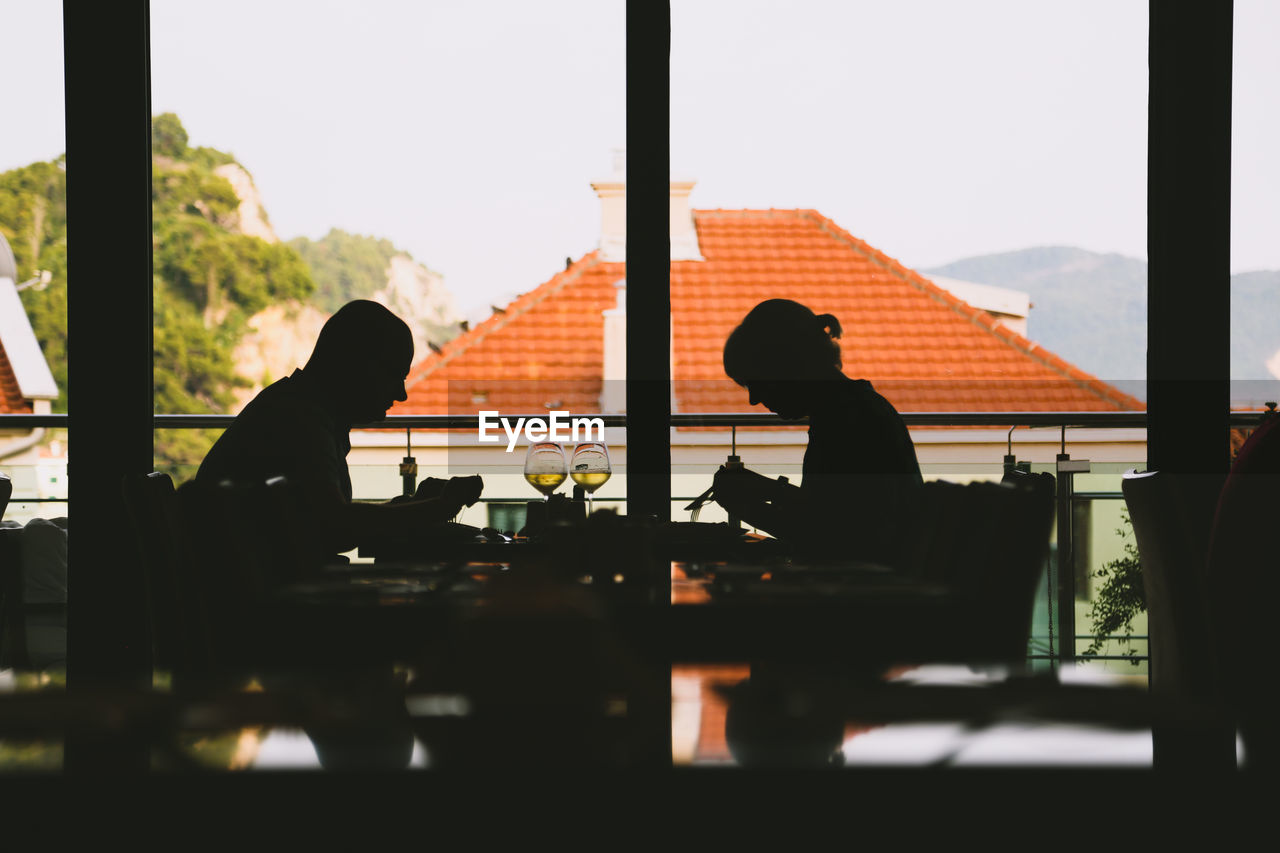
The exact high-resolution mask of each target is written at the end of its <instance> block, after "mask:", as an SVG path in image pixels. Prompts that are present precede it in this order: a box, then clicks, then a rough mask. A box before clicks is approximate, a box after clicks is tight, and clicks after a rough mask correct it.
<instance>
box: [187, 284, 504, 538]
mask: <svg viewBox="0 0 1280 853" xmlns="http://www.w3.org/2000/svg"><path fill="white" fill-rule="evenodd" d="M412 362H413V336H412V334H411V333H410V331H409V327H408V326H407V325H406V324H405V323H404V321H403V320H401V319H400V318H399V317H397V316H396V315H395V314H392V313H391V312H390V311H388V310H387V309H386V308H384V307H383V306H382V305H379V304H378V303H376V302H369V301H367V300H357V301H355V302H349V303H347V304H346V305H344V306H342V308H341V309H339V310H338V312H337V313H336V314H334V315H333V316H332V317H330V318H329V320H328V321H327V322H326V323H325V324H324V327H323V328H322V329H321V330H320V337H319V338H318V339H317V340H316V345H315V349H314V350H313V351H312V353H311V358H310V359H308V361H307V364H306V366H305V367H303V368H302V369H301V370H295V371H294V372H293V374H292V375H291V376H288V377H286V378H284V379H281V380H279V381H278V382H275V383H273V384H271V385H270V386H268V387H267V388H265V389H263V390H262V392H261V393H259V394H258V396H256V397H254V398H253V400H251V401H250V402H249V404H248V405H247V406H245V408H244V411H242V412H241V413H240V415H239V416H238V417H237V418H236V420H235V422H234V423H233V424H232V425H231V426H230V428H228V429H227V431H226V432H225V433H223V434H222V437H221V438H219V439H218V441H217V443H216V444H214V446H213V448H212V449H210V451H209V454H208V455H207V456H206V457H205V459H204V462H203V463H202V464H201V465H200V470H199V473H197V475H196V479H197V480H200V481H203V482H209V483H216V482H218V481H221V480H234V481H241V482H256V483H261V482H264V481H265V480H266V479H268V478H270V477H273V476H279V475H282V476H284V477H285V478H286V479H288V480H289V482H290V483H292V484H293V485H294V486H295V487H296V489H297V493H298V496H299V498H300V501H301V506H302V509H303V515H304V519H303V523H304V524H305V525H306V527H307V530H306V531H305V532H306V534H307V535H308V536H309V537H311V538H312V540H313V541H315V542H316V543H317V545H318V546H320V547H322V549H323V551H324V552H325V553H329V554H337V553H339V552H342V551H347V550H350V549H352V548H354V547H356V546H357V545H358V544H360V543H362V542H365V541H368V540H370V539H373V538H377V537H380V536H385V535H394V534H396V533H403V532H405V531H410V530H415V529H419V528H421V527H422V526H423V525H426V524H430V523H432V522H439V521H445V520H447V519H450V518H452V517H453V516H455V515H457V513H458V511H459V510H460V509H461V508H462V507H463V506H464V505H469V504H472V503H475V501H476V500H477V499H478V498H479V497H480V491H481V489H482V488H483V484H482V483H481V481H480V478H479V477H466V478H454V479H452V480H449V481H447V482H445V483H440V481H429V482H431V483H434V484H438V485H439V488H438V489H437V490H435V491H437V492H438V494H436V495H434V496H432V497H422V495H424V493H426V492H427V491H428V490H426V489H419V493H418V494H419V498H416V499H414V500H403V499H402V500H399V501H395V502H390V503H384V504H376V503H353V502H352V500H351V476H350V474H349V472H348V471H347V461H346V456H347V453H348V452H349V451H350V450H351V442H350V440H349V438H348V433H349V432H350V430H351V428H352V427H353V426H355V425H357V424H366V423H373V422H376V421H379V420H382V418H383V417H385V416H386V413H387V410H388V409H390V408H391V406H392V404H394V403H395V402H396V401H397V400H404V399H406V398H407V395H406V393H405V387H404V381H405V379H406V377H407V376H408V375H409V367H410V366H411V364H412ZM424 485H425V483H424Z"/></svg>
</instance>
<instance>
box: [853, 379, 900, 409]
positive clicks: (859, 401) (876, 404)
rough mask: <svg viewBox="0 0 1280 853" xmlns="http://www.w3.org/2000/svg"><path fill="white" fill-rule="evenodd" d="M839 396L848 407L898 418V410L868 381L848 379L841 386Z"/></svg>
mask: <svg viewBox="0 0 1280 853" xmlns="http://www.w3.org/2000/svg"><path fill="white" fill-rule="evenodd" d="M839 396H840V397H841V398H842V399H843V401H844V402H845V403H846V405H847V406H849V407H851V408H857V409H861V410H863V411H873V412H876V413H878V414H884V415H891V416H893V417H895V418H896V417H897V416H898V410H897V409H895V408H894V407H893V404H892V403H890V402H889V401H888V400H887V399H886V398H885V397H884V396H883V395H882V394H881V393H880V392H879V391H877V390H876V389H875V387H874V386H873V385H872V384H871V382H870V381H869V380H867V379H851V378H846V379H845V381H843V382H841V383H840V384H839Z"/></svg>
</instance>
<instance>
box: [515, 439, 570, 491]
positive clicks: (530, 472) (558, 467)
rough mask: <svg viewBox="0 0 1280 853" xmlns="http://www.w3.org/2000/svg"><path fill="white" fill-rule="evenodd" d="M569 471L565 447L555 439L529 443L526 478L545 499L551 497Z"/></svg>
mask: <svg viewBox="0 0 1280 853" xmlns="http://www.w3.org/2000/svg"><path fill="white" fill-rule="evenodd" d="M568 473H569V465H568V463H566V462H565V458H564V448H563V447H561V446H560V445H559V444H556V443H555V442H554V441H539V442H536V443H532V444H530V445H529V452H528V453H526V454H525V457H524V478H525V480H527V481H528V482H529V485H531V486H533V487H534V488H535V489H537V490H538V491H540V492H542V494H543V500H544V501H547V500H550V499H551V493H552V492H554V491H555V490H556V489H558V488H559V487H560V484H561V483H563V482H564V478H565V477H566V476H567V475H568Z"/></svg>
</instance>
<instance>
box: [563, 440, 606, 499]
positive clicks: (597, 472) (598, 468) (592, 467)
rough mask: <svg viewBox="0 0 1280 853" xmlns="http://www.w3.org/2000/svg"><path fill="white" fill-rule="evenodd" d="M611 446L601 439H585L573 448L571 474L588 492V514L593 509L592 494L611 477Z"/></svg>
mask: <svg viewBox="0 0 1280 853" xmlns="http://www.w3.org/2000/svg"><path fill="white" fill-rule="evenodd" d="M611 473H613V469H612V468H611V467H610V466H609V448H608V447H607V446H605V444H604V442H601V441H584V442H583V443H582V444H579V445H578V446H577V447H575V448H574V449H573V461H572V463H571V464H570V465H569V476H570V477H572V478H573V482H575V483H577V484H578V485H579V486H582V490H583V491H585V492H586V493H587V515H590V514H591V511H592V507H593V504H592V499H591V495H592V492H594V491H595V490H596V489H598V488H600V487H601V486H603V485H604V484H605V482H606V481H607V480H608V479H609V475H610V474H611Z"/></svg>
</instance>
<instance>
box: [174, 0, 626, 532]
mask: <svg viewBox="0 0 1280 853" xmlns="http://www.w3.org/2000/svg"><path fill="white" fill-rule="evenodd" d="M623 10H624V4H623V3H622V2H620V0H619V2H611V3H599V2H589V0H578V2H570V1H569V0H559V1H558V2H550V3H537V4H529V3H524V2H517V0H510V1H509V2H501V3H496V4H494V3H487V4H474V3H465V2H433V3H417V2H385V0H384V2H370V3H362V4H359V5H358V6H356V5H352V4H349V3H335V2H320V3H317V2H273V3H269V4H262V3H252V2H231V3H222V2H220V3H217V4H210V3H191V2H186V0H182V2H176V0H155V2H152V4H151V39H152V104H153V110H154V113H155V117H154V119H153V122H154V131H155V134H154V142H155V150H154V168H155V179H154V180H155V199H156V200H155V213H154V215H155V237H156V243H155V255H154V257H155V269H156V280H155V294H156V299H155V339H156V358H155V389H156V406H157V411H160V412H165V413H199V412H215V413H235V412H237V411H239V410H240V409H241V407H243V405H244V404H245V403H246V402H247V400H249V399H251V398H252V396H253V395H254V394H255V393H257V392H258V391H259V390H260V389H262V388H263V387H264V386H265V385H267V384H269V383H271V382H273V381H275V380H277V379H280V378H281V377H284V376H288V375H289V374H290V372H291V371H292V370H293V369H294V368H296V367H301V366H303V365H304V364H305V362H306V360H307V358H308V356H309V354H310V352H311V347H312V345H313V343H314V341H315V339H316V335H317V333H318V331H319V329H320V328H321V326H322V324H323V323H324V321H325V319H326V318H327V317H328V316H330V315H331V314H332V313H333V312H334V311H335V310H336V309H337V308H339V307H340V306H341V305H343V304H344V303H346V302H347V301H349V300H352V299H372V300H375V301H379V302H382V303H383V304H385V305H387V306H388V307H389V308H391V309H392V310H393V311H394V312H395V313H396V314H397V315H398V316H400V317H401V318H403V319H404V320H405V321H406V322H407V323H408V324H409V326H410V328H411V330H412V332H413V337H414V345H415V355H414V359H413V364H414V368H413V370H412V371H411V372H410V376H409V377H408V378H407V382H406V385H407V391H408V399H407V400H406V401H403V402H401V403H399V404H397V405H396V406H395V407H394V408H393V409H392V410H391V414H393V415H399V414H440V415H443V414H449V413H451V412H452V413H454V414H465V413H468V412H469V413H470V414H473V415H474V414H475V412H476V411H478V410H479V409H482V408H485V407H486V406H487V407H488V408H498V409H501V410H503V413H504V414H506V413H510V412H511V409H510V404H512V403H511V400H509V399H508V400H505V402H504V400H503V398H502V392H501V390H495V383H500V382H501V381H503V380H508V379H520V380H524V381H531V382H533V383H534V384H535V385H538V384H545V385H546V387H545V388H535V389H534V396H535V397H536V398H537V400H538V401H539V403H538V411H541V412H543V413H544V414H545V413H546V409H545V408H543V407H542V405H541V404H542V402H544V401H554V400H556V399H557V393H558V392H557V388H558V387H560V384H559V383H560V381H561V380H565V381H568V380H572V379H575V378H576V377H566V376H563V375H562V374H561V373H557V372H556V370H557V369H558V368H559V367H561V366H563V365H564V364H566V363H569V362H573V363H574V364H576V365H577V367H576V368H574V369H577V370H579V372H581V371H582V370H588V369H589V364H588V363H589V362H590V360H591V359H590V358H588V357H587V356H584V355H583V352H584V351H592V350H597V351H598V349H599V342H598V341H597V340H596V337H598V334H599V332H598V329H597V330H596V331H595V333H594V334H590V335H589V334H586V333H585V332H584V331H583V330H580V329H577V328H574V327H572V326H571V325H569V324H566V323H565V322H564V321H563V318H564V317H567V316H582V317H583V318H584V319H589V315H588V314H583V313H582V311H581V306H580V304H579V300H578V299H577V292H576V291H575V290H571V291H570V292H568V293H566V294H565V295H564V296H563V297H560V298H557V299H556V300H553V301H552V302H548V303H547V306H546V313H545V315H544V314H543V313H539V312H535V313H534V315H532V316H531V317H527V318H525V319H522V320H519V323H518V325H517V324H516V322H515V321H516V319H517V317H518V316H523V315H524V313H525V311H524V306H515V307H513V306H512V303H513V301H514V300H515V299H516V298H517V297H518V296H519V295H520V294H527V293H529V292H531V291H534V290H535V289H537V288H539V287H540V286H543V285H545V284H546V283H548V282H550V281H551V280H552V279H555V278H556V277H557V275H559V274H562V273H564V272H565V271H566V266H573V265H574V264H579V265H581V264H582V263H583V262H584V259H585V258H587V256H588V255H589V254H590V253H591V252H592V251H593V250H594V249H595V248H596V243H597V232H598V223H599V216H600V213H599V208H598V203H597V202H596V201H595V200H594V193H593V192H592V189H591V181H592V180H594V179H596V178H598V177H600V175H601V174H602V173H603V174H607V173H608V171H609V165H610V156H611V153H610V152H611V151H612V149H615V148H619V147H621V146H622V145H623V144H624V142H625V125H624V122H623V115H624V111H625V98H624V94H625V90H624V85H625V83H624V80H625V77H624V70H625V69H624V60H625V50H624V41H623V39H624V30H623ZM610 284H611V282H610ZM554 286H556V285H553V287H554ZM492 318H505V319H502V323H503V324H504V325H512V326H513V328H512V329H510V330H509V331H507V332H502V333H496V330H494V329H492V328H490V327H486V330H485V331H484V332H482V333H480V334H478V335H477V334H472V335H471V337H470V338H467V337H466V336H467V333H468V331H473V332H474V330H476V329H477V328H478V327H480V326H481V325H482V324H484V323H485V322H486V321H488V320H490V319H492ZM595 322H596V323H598V318H597V319H596V321H595ZM491 325H492V324H491ZM445 347H453V349H451V350H450V353H451V355H450V361H451V366H448V368H447V369H444V366H442V365H441V364H440V361H441V359H440V358H439V356H438V355H437V353H438V351H440V350H442V349H443V348H445ZM565 353H568V355H567V356H564V357H562V354H565ZM597 359H598V355H597ZM575 360H576V361H575ZM454 380H458V381H459V382H460V383H461V384H459V385H458V386H457V387H458V389H460V391H463V392H465V400H463V401H462V402H461V403H457V404H456V405H455V401H453V400H451V399H450V398H449V397H448V395H447V394H440V395H437V394H436V390H437V389H436V384H438V385H439V386H440V387H446V386H447V385H448V384H449V383H451V382H453V381H454ZM553 380H554V381H553ZM595 381H596V382H597V383H598V382H599V377H598V375H597V376H596V379H595ZM433 383H436V384H433ZM464 384H465V385H466V388H463V385H464ZM553 386H554V387H553ZM490 394H493V401H492V402H491V403H483V402H473V400H479V401H484V400H486V399H488V395H490ZM594 409H595V406H594V405H593V406H592V407H591V410H592V411H594ZM574 413H575V414H578V413H579V412H576V411H575V412H574ZM583 413H585V412H583ZM520 414H529V412H525V411H522V412H520ZM216 434H217V431H216V430H207V431H200V430H181V431H179V430H161V431H158V432H157V438H156V456H157V466H158V467H162V468H167V469H168V470H172V471H174V473H175V474H177V475H178V477H179V478H180V479H185V478H187V477H189V476H191V475H192V474H193V473H194V471H195V466H196V465H197V464H198V463H199V461H200V459H201V458H202V457H203V455H204V453H205V451H206V450H207V448H208V447H209V445H210V443H211V442H212V441H213V440H214V438H215V437H216ZM468 435H469V436H470V437H472V438H474V435H475V430H474V429H473V430H470V431H469V432H468ZM406 443H407V442H406V435H405V433H404V431H403V430H397V431H382V432H371V431H366V432H358V433H356V434H353V436H352V444H353V449H352V451H351V454H350V455H349V457H348V462H349V464H350V467H351V470H352V477H353V482H354V489H355V494H356V497H357V498H361V497H364V498H373V497H383V498H385V497H389V496H390V495H391V494H395V493H398V492H399V491H400V490H401V486H402V479H401V476H400V474H399V468H398V466H399V463H400V461H401V460H402V458H403V457H405V456H406V455H412V456H413V457H414V458H415V459H416V461H417V464H418V466H419V475H418V476H419V477H425V476H428V475H431V476H446V475H448V474H452V473H463V472H462V471H461V470H460V469H461V467H463V464H464V463H463V462H459V463H458V464H457V465H452V464H451V453H452V448H451V445H450V440H448V439H445V438H444V437H443V436H441V435H439V434H431V433H429V432H427V431H421V430H416V431H414V432H413V433H412V435H411V436H410V441H409V442H408V444H409V451H408V453H406ZM492 450H493V452H495V453H496V454H497V455H496V456H493V457H492V458H490V459H488V461H487V462H485V461H481V462H479V463H477V462H476V460H474V459H472V458H470V457H468V458H467V459H466V460H465V465H468V466H470V465H473V464H479V465H481V466H482V467H483V466H484V465H488V464H491V465H493V466H496V468H495V470H497V469H500V470H501V471H505V472H507V473H508V474H510V478H509V480H510V482H509V483H507V484H505V485H504V484H501V483H498V482H495V483H493V484H491V486H490V487H488V488H486V497H489V496H493V497H495V498H498V497H504V496H505V497H507V498H508V499H517V498H518V499H520V500H527V499H530V498H534V497H537V493H536V492H534V491H533V490H531V489H529V488H528V486H527V485H525V484H524V481H523V478H522V477H521V475H520V472H521V466H522V464H523V450H524V448H523V445H522V446H521V447H520V448H519V451H518V452H516V453H512V454H506V453H505V452H504V451H503V450H502V449H501V448H496V449H492ZM491 456H492V454H491ZM454 469H458V470H454ZM495 476H497V475H496V474H495ZM612 488H619V489H620V487H619V486H617V485H616V484H613V486H612ZM618 493H619V494H622V493H623V492H622V491H619V492H618ZM473 509H474V510H475V512H477V513H478V515H477V516H476V518H475V519H474V521H475V523H477V524H483V523H484V507H483V506H478V507H476V508H473Z"/></svg>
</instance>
